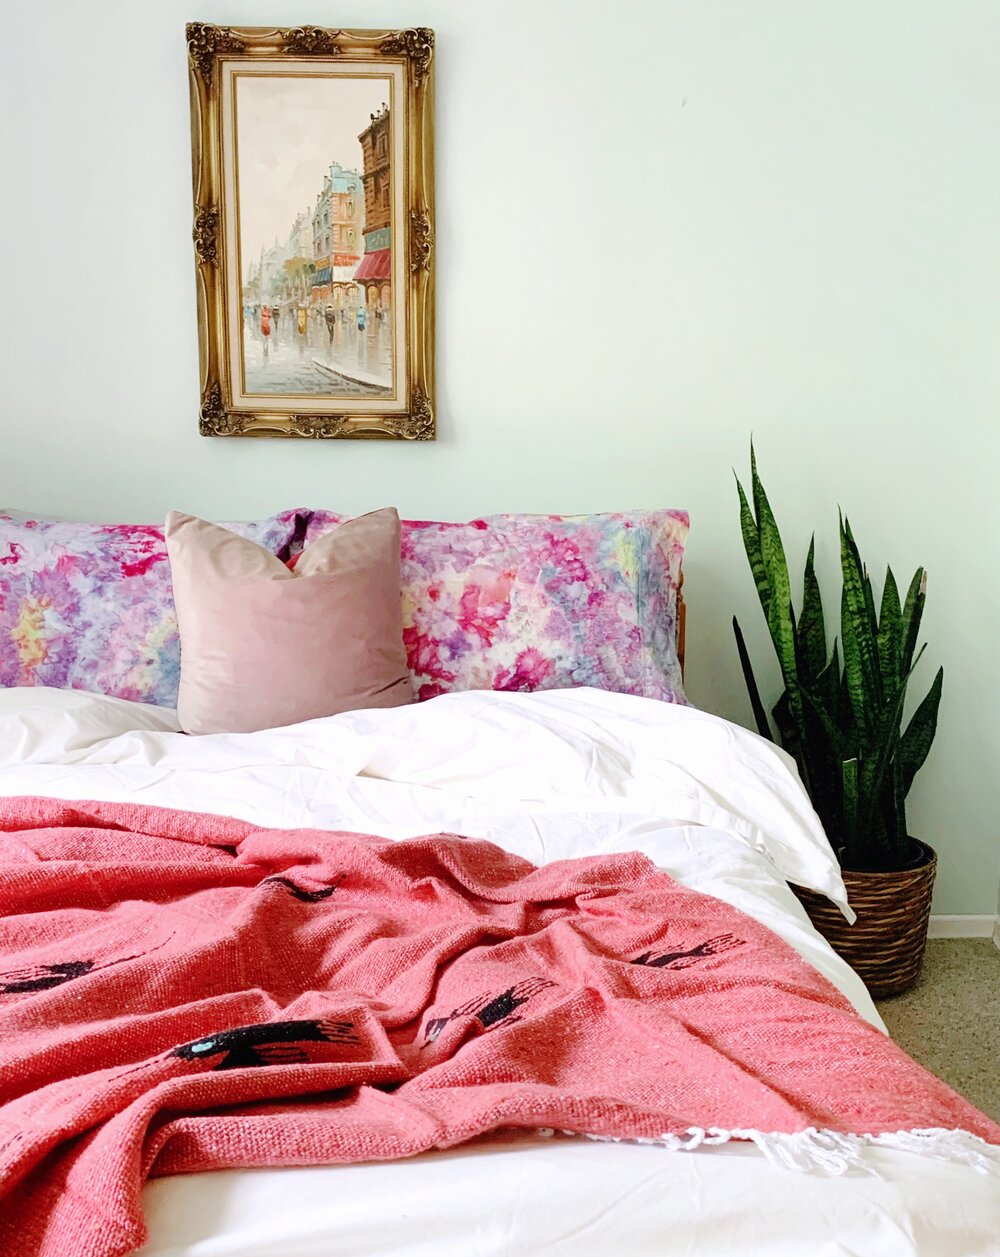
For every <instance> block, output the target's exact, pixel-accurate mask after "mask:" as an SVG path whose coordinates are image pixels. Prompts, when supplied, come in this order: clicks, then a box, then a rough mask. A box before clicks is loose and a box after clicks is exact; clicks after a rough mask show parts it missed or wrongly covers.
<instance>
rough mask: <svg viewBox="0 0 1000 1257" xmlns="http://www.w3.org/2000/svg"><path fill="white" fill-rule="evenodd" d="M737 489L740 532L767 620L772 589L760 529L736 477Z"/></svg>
mask: <svg viewBox="0 0 1000 1257" xmlns="http://www.w3.org/2000/svg"><path fill="white" fill-rule="evenodd" d="M734 474H735V473H734ZM736 487H737V489H738V490H739V494H740V530H741V531H742V533H743V548H744V550H746V554H747V559H748V561H749V563H750V572H751V574H752V576H753V579H754V584H755V585H756V586H757V597H758V598H759V599H760V605H761V606H762V607H763V609H764V616H765V618H766V617H767V613H768V608H769V607H770V605H771V587H770V585H768V583H767V572H766V570H765V568H764V556H763V554H762V553H761V549H760V529H759V528H758V527H757V521H756V520H755V519H754V517H753V514H752V513H751V510H750V503H749V502H748V501H747V495H746V493H745V492H744V490H743V486H742V484H740V480H739V477H738V476H737V477H736Z"/></svg>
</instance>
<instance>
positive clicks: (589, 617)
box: [306, 510, 688, 702]
mask: <svg viewBox="0 0 1000 1257" xmlns="http://www.w3.org/2000/svg"><path fill="white" fill-rule="evenodd" d="M346 518H347V516H344V515H336V514H333V513H331V512H328V511H314V512H313V513H312V517H311V519H310V521H309V526H308V528H307V530H306V545H308V544H309V542H311V541H314V540H315V539H316V538H318V537H320V536H322V535H323V533H324V532H326V531H328V530H329V529H330V528H333V527H336V526H337V525H338V524H340V523H342V522H344V520H345V519H346ZM687 532H688V516H687V514H686V512H684V511H666V510H664V511H634V512H630V513H628V514H607V515H577V516H560V515H494V516H491V517H489V518H486V519H476V520H472V521H471V522H470V523H467V524H450V523H427V522H419V521H413V520H404V521H403V531H402V584H403V625H404V633H403V635H404V639H405V642H406V649H407V655H408V658H409V664H410V672H411V673H412V675H413V679H414V692H415V693H416V694H417V696H418V698H421V699H423V698H433V697H434V695H436V694H441V693H445V692H447V691H449V690H474V689H494V690H522V691H528V690H544V689H560V688H565V687H573V686H581V685H591V686H595V687H597V688H598V689H605V690H615V691H618V692H619V693H623V694H639V695H644V696H646V697H648V698H658V699H664V700H666V701H670V702H685V701H686V699H685V698H684V691H683V688H682V685H681V670H680V665H679V663H678V660H677V590H678V585H679V582H680V567H681V558H682V555H683V551H684V542H685V539H686V537H687Z"/></svg>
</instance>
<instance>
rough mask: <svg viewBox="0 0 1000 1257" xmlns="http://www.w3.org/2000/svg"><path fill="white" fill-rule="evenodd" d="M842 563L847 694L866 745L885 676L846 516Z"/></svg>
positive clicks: (842, 621)
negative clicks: (880, 667) (882, 678)
mask: <svg viewBox="0 0 1000 1257" xmlns="http://www.w3.org/2000/svg"><path fill="white" fill-rule="evenodd" d="M840 566H841V573H842V576H843V582H844V587H843V594H842V596H841V611H840V631H841V639H842V641H843V644H844V671H845V673H846V676H847V693H848V698H849V699H850V704H851V710H852V712H853V714H854V722H855V724H856V725H857V728H858V731H859V733H860V734H861V735H862V737H863V738H865V739H866V744H870V741H871V738H872V736H873V735H874V732H875V724H876V721H877V719H878V712H879V710H880V708H881V706H882V702H881V698H882V695H881V677H880V675H879V672H878V659H877V655H876V646H875V631H874V627H873V623H872V621H873V619H874V612H873V611H872V612H871V613H869V599H870V591H869V592H868V593H866V589H865V580H866V578H865V574H864V571H863V568H862V565H861V556H860V554H859V553H858V548H857V545H856V544H855V541H854V538H853V536H852V535H851V531H850V525H849V524H848V522H847V521H846V520H845V519H844V518H843V517H841V521H840Z"/></svg>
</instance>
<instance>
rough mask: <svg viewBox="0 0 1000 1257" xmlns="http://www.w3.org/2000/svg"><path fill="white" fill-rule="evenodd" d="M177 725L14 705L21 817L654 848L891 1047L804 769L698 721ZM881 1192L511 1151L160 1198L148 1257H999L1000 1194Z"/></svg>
mask: <svg viewBox="0 0 1000 1257" xmlns="http://www.w3.org/2000/svg"><path fill="white" fill-rule="evenodd" d="M176 730H177V724H176V718H175V716H174V713H173V712H170V711H166V710H163V709H156V708H151V707H148V706H142V705H138V704H132V703H124V702H121V701H119V700H114V699H107V698H101V697H98V696H95V695H88V694H81V693H76V692H62V691H53V690H45V689H21V690H7V691H0V795H12V794H41V795H50V796H55V797H61V798H88V799H108V800H124V799H129V800H136V801H142V802H145V803H151V804H159V805H163V806H168V807H181V808H190V809H192V810H199V811H211V812H218V813H224V814H227V815H233V816H239V817H242V818H245V819H248V820H252V821H255V822H257V823H259V824H263V825H280V826H288V825H314V826H320V827H324V828H334V829H353V830H360V831H363V832H367V833H377V834H383V835H385V836H386V837H390V838H403V837H407V836H413V835H417V834H423V833H431V832H439V831H442V830H444V831H451V832H455V833H462V834H467V835H470V836H474V837H482V838H488V839H490V840H492V841H494V842H497V843H499V844H500V845H501V846H504V847H506V848H507V849H509V850H512V851H515V852H517V853H518V854H520V855H523V856H526V857H527V858H529V859H531V860H534V861H536V862H544V861H548V860H553V859H562V858H567V857H572V856H576V855H582V854H586V853H588V852H595V851H608V850H613V849H617V850H627V849H638V850H641V851H643V852H645V853H646V854H647V855H649V856H650V857H651V858H652V859H653V860H655V861H656V863H657V864H658V865H660V867H662V868H664V869H666V870H667V871H668V872H669V873H670V874H672V875H673V876H674V877H675V878H677V880H678V881H680V882H683V883H684V884H685V885H688V886H691V887H693V888H695V889H698V890H702V891H704V892H705V893H707V894H711V895H715V896H717V897H719V898H721V899H725V900H727V901H728V902H730V903H732V904H733V905H735V906H736V907H738V908H741V909H742V910H743V911H745V912H748V913H750V914H751V915H753V916H755V917H756V918H757V919H758V920H760V921H762V922H764V923H765V924H767V925H768V926H769V927H770V928H771V929H773V930H774V931H775V932H776V933H778V934H780V935H781V936H782V937H783V938H785V939H786V940H787V941H788V942H789V943H791V944H792V945H793V946H794V947H796V948H797V949H798V950H799V951H800V952H801V953H802V955H803V956H804V957H805V958H806V959H807V960H809V961H810V963H812V964H813V965H815V966H816V967H817V968H818V969H820V970H821V971H822V972H823V973H824V974H825V975H826V976H827V977H828V978H830V980H831V981H833V982H834V983H836V985H837V986H838V987H840V989H841V990H843V991H844V993H845V994H846V995H847V996H848V997H849V998H850V999H851V1000H852V1002H853V1003H854V1005H855V1007H856V1008H857V1009H858V1011H859V1012H860V1013H861V1014H862V1015H863V1016H865V1017H867V1018H868V1019H869V1020H870V1021H872V1022H873V1023H874V1024H876V1025H878V1026H880V1027H881V1026H882V1022H881V1020H880V1018H879V1016H878V1013H877V1012H876V1010H875V1008H874V1006H873V1005H872V1003H871V1000H870V999H869V997H868V995H867V992H866V991H865V989H864V986H863V985H862V984H861V982H860V981H859V980H858V979H857V977H856V976H855V975H854V974H853V973H852V971H851V970H850V969H848V968H847V966H846V965H844V963H843V962H842V961H841V960H840V959H839V958H838V957H837V956H835V955H834V953H833V952H832V951H831V950H830V949H829V948H828V946H827V945H826V943H825V942H824V941H823V940H822V939H821V938H820V937H819V936H818V935H817V934H816V933H815V931H813V929H812V927H811V926H810V925H809V923H808V920H807V918H806V917H805V914H804V912H803V911H802V909H801V908H800V906H799V904H798V901H797V900H796V899H795V897H794V896H793V895H792V894H791V892H790V891H789V890H788V888H787V886H786V885H785V879H786V878H788V879H793V880H795V881H796V882H797V883H799V884H801V885H807V886H811V887H814V888H815V889H817V890H820V891H822V892H823V893H825V894H827V895H829V896H830V897H831V898H832V899H834V900H835V901H840V902H842V901H843V897H844V890H843V884H842V882H841V880H840V875H839V870H838V868H837V864H836V860H835V859H834V857H833V853H832V852H831V850H830V848H829V844H828V843H827V842H826V839H825V837H824V836H823V833H822V830H821V828H820V826H819V824H818V821H817V819H816V817H815V814H814V813H813V811H812V808H811V807H810V805H809V802H808V799H807V798H806V796H805V794H804V792H803V791H802V788H801V786H800V784H799V782H798V779H797V777H796V776H795V773H794V769H793V768H792V766H791V764H790V761H789V760H788V759H787V757H785V756H784V755H783V754H782V753H781V752H780V751H778V750H776V748H774V747H772V746H771V745H770V744H769V743H767V742H765V741H763V740H762V739H760V738H758V737H756V736H755V735H754V734H751V733H749V732H747V731H746V730H743V729H739V728H737V727H736V726H733V725H730V724H727V723H726V722H725V721H722V720H719V719H717V718H715V717H712V716H708V715H706V714H705V713H702V712H698V711H696V710H694V709H692V708H685V707H674V706H669V705H666V704H661V703H656V702H653V701H651V700H646V699H640V698H632V697H625V696H621V695H613V694H607V693H603V692H599V691H594V690H572V691H550V692H546V693H541V694H534V695H515V694H492V693H471V694H456V695H447V696H443V697H441V698H437V699H433V700H432V701H431V702H428V703H423V704H419V705H416V706H414V707H409V708H396V709H390V710H386V711H371V712H358V713H351V714H348V715H344V716H338V717H332V718H330V719H327V720H315V721H310V722H308V723H307V724H303V725H298V726H292V727H290V728H287V729H279V730H271V731H267V732H264V733H259V734H243V735H214V736H209V737H202V738H187V737H185V736H184V735H182V734H179V733H177V732H176ZM869 1159H870V1163H871V1165H872V1167H873V1168H874V1169H876V1170H877V1171H878V1174H877V1175H864V1176H861V1175H856V1174H851V1175H847V1176H844V1177H842V1178H833V1179H831V1178H819V1177H810V1176H800V1175H796V1176H794V1177H792V1176H791V1175H790V1174H789V1173H788V1172H785V1171H781V1170H778V1169H776V1168H775V1167H773V1166H772V1165H770V1164H768V1163H767V1162H766V1161H764V1160H763V1158H762V1157H761V1156H760V1154H759V1153H757V1151H756V1150H755V1149H753V1148H752V1147H749V1146H740V1145H727V1146H724V1147H721V1148H716V1149H711V1150H700V1151H698V1152H696V1153H683V1152H671V1151H668V1150H666V1149H664V1148H659V1147H637V1146H627V1145H609V1144H601V1143H594V1142H591V1141H588V1140H584V1139H576V1138H565V1137H563V1136H559V1135H556V1136H554V1137H553V1138H550V1139H544V1138H542V1137H540V1136H533V1135H528V1136H524V1135H514V1136H507V1135H503V1134H501V1135H497V1136H494V1137H491V1138H490V1139H488V1140H485V1141H482V1142H480V1143H478V1144H476V1145H473V1146H470V1147H467V1148H463V1149H458V1150H454V1151H451V1152H440V1153H431V1154H426V1155H424V1156H421V1157H417V1158H414V1159H412V1160H410V1161H406V1162H399V1163H389V1164H379V1165H360V1166H337V1167H317V1168H315V1169H309V1170H279V1171H261V1170H258V1171H241V1172H227V1173H218V1174H211V1175H208V1174H203V1175H191V1176H186V1177H182V1178H176V1179H161V1180H157V1181H154V1182H152V1183H150V1184H149V1185H148V1187H147V1188H146V1190H145V1193H144V1204H145V1208H146V1211H147V1219H148V1222H149V1226H150V1241H149V1243H148V1245H147V1246H146V1248H144V1249H143V1253H144V1254H147V1255H148V1257H153V1255H154V1254H155V1255H156V1257H168V1255H169V1257H182V1255H183V1257H223V1255H225V1257H250V1255H251V1254H260V1255H261V1257H263V1255H264V1254H266V1255H267V1257H296V1255H298V1254H303V1255H305V1254H308V1255H309V1257H319V1255H320V1254H322V1255H323V1257H327V1255H330V1257H333V1255H335V1254H336V1255H338V1257H340V1255H341V1254H343V1255H347V1254H350V1255H351V1257H418V1255H419V1257H423V1255H424V1254H427V1257H430V1255H431V1254H433V1257H500V1255H501V1254H502V1255H503V1257H508V1255H509V1257H515V1254H516V1255H517V1257H531V1255H534V1254H543V1253H544V1254H550V1253H551V1254H570V1253H572V1254H594V1255H595V1257H596V1255H597V1254H600V1255H601V1257H605V1255H606V1257H614V1255H616V1254H619V1253H620V1254H636V1255H637V1257H653V1255H654V1254H655V1255H656V1257H681V1255H683V1257H688V1255H689V1254H690V1255H691V1257H694V1254H697V1255H698V1257H722V1255H723V1254H726V1255H727V1257H728V1255H729V1254H737V1253H738V1254H740V1257H785V1255H787V1257H793V1255H794V1257H897V1255H898V1257H904V1255H905V1257H911V1255H912V1257H916V1255H918V1254H919V1255H920V1257H1000V1183H998V1181H997V1180H996V1179H984V1178H983V1177H981V1176H979V1175H976V1174H975V1173H974V1172H973V1171H971V1170H970V1169H968V1168H965V1167H961V1166H955V1165H949V1164H945V1163H941V1162H935V1161H930V1160H926V1159H924V1158H920V1157H916V1156H912V1155H909V1154H905V1153H899V1152H890V1151H887V1150H882V1149H878V1150H874V1149H873V1150H872V1151H871V1153H870V1157H869Z"/></svg>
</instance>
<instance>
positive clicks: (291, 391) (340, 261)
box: [233, 73, 395, 398]
mask: <svg viewBox="0 0 1000 1257" xmlns="http://www.w3.org/2000/svg"><path fill="white" fill-rule="evenodd" d="M393 87H394V84H393V81H392V79H391V78H390V77H388V76H385V77H383V76H371V75H359V76H356V77H348V76H336V77H334V76H326V75H323V74H315V75H311V76H307V75H302V76H289V75H278V74H275V75H265V74H260V73H256V74H239V73H237V74H236V75H235V76H234V100H233V116H234V124H235V125H234V130H235V137H234V147H235V178H236V193H237V195H236V226H237V236H238V255H239V273H240V277H241V285H242V292H241V298H242V377H243V378H242V384H243V388H242V391H243V392H244V393H245V394H246V395H247V396H248V397H253V396H279V397H280V396H285V397H309V396H322V397H337V398H365V397H367V398H386V397H390V396H392V394H393V391H394V346H395V337H394V332H393V321H394V306H395V301H394V297H395V293H394V290H393V264H392V254H393V250H392V228H393V179H394V171H393V162H392V158H393V143H392V135H393V132H392V121H393V117H392V114H393V110H392V95H393Z"/></svg>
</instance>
